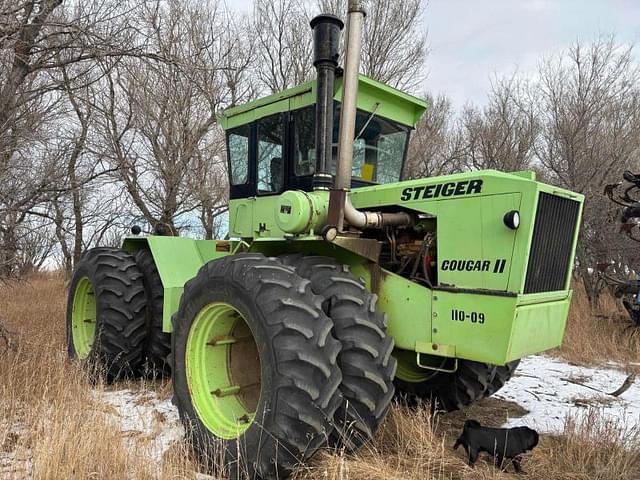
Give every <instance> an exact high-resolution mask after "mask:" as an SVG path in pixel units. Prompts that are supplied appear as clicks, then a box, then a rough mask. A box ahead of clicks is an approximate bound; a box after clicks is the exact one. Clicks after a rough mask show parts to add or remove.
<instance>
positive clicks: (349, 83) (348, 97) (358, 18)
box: [323, 0, 414, 241]
mask: <svg viewBox="0 0 640 480" xmlns="http://www.w3.org/2000/svg"><path fill="white" fill-rule="evenodd" d="M365 16H366V12H365V9H364V2H363V1H362V0H349V16H348V20H347V22H348V24H347V41H346V44H347V47H346V55H345V66H344V79H343V96H342V110H341V114H340V134H339V139H338V165H337V169H336V179H335V187H334V188H333V189H332V191H331V195H330V197H329V219H328V220H329V221H328V225H327V227H325V229H324V231H323V235H324V237H325V239H327V240H329V241H332V240H333V239H335V237H336V236H337V235H338V233H339V232H343V231H344V224H345V220H346V223H348V224H349V225H351V226H353V227H356V228H360V229H365V228H382V227H385V226H403V225H410V224H412V223H413V222H414V217H413V215H411V214H409V213H405V212H398V213H380V212H361V211H359V210H357V209H356V208H355V207H354V206H353V205H352V204H351V201H350V200H349V197H348V194H349V191H350V190H351V172H352V167H353V142H354V136H355V125H356V113H357V100H358V73H359V70H360V51H361V50H362V30H363V26H364V18H365Z"/></svg>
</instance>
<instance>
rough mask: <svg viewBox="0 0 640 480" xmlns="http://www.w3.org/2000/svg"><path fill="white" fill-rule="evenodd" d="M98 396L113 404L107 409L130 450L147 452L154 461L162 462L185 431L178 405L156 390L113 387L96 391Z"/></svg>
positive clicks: (145, 453) (97, 397) (108, 403)
mask: <svg viewBox="0 0 640 480" xmlns="http://www.w3.org/2000/svg"><path fill="white" fill-rule="evenodd" d="M95 397H96V399H97V400H99V401H101V402H103V403H105V404H107V405H108V406H110V407H112V409H110V410H109V411H108V412H107V413H108V414H110V415H111V416H112V418H113V420H114V421H115V422H116V423H117V425H118V426H119V428H120V430H121V431H122V439H123V442H124V443H125V446H126V447H127V448H128V449H129V451H132V452H140V453H141V454H143V455H146V456H147V457H148V458H149V460H150V461H151V462H154V463H155V465H160V464H161V462H162V455H163V454H164V452H166V451H167V449H168V448H169V447H170V446H171V444H173V443H174V442H175V441H177V440H179V439H181V438H182V436H183V434H184V430H183V428H182V425H181V424H180V419H179V417H178V410H177V409H176V407H174V406H173V405H172V404H171V400H170V399H165V400H162V399H160V398H159V397H158V395H157V394H156V393H155V392H152V391H149V390H112V391H104V392H95Z"/></svg>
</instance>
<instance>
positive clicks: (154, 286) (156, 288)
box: [135, 248, 171, 378]
mask: <svg viewBox="0 0 640 480" xmlns="http://www.w3.org/2000/svg"><path fill="white" fill-rule="evenodd" d="M135 259H136V263H137V264H138V268H140V271H141V272H142V275H143V280H144V289H145V292H146V295H147V311H146V318H147V335H146V338H145V342H144V349H143V356H144V363H143V365H142V374H143V376H145V377H147V378H160V377H168V376H170V375H171V368H170V366H169V362H168V357H169V354H170V353H171V334H169V333H165V332H163V331H162V313H163V302H164V288H163V286H162V281H161V280H160V274H159V273H158V268H157V267H156V262H155V261H154V260H153V255H152V254H151V252H150V251H149V250H147V249H146V248H145V249H141V250H138V251H137V252H136V253H135Z"/></svg>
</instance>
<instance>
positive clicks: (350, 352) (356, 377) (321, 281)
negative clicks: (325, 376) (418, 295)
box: [280, 254, 396, 453]
mask: <svg viewBox="0 0 640 480" xmlns="http://www.w3.org/2000/svg"><path fill="white" fill-rule="evenodd" d="M280 259H281V261H282V262H283V263H284V264H285V265H290V266H292V267H295V269H296V272H297V273H298V275H300V276H301V277H304V278H307V279H309V280H310V281H311V289H312V290H313V293H315V294H316V295H320V296H321V297H322V298H324V302H323V309H324V312H325V313H326V314H327V315H328V316H329V317H330V318H331V320H332V321H333V325H334V327H333V328H334V329H333V332H334V335H335V337H336V338H337V339H338V340H339V341H340V342H341V344H342V350H341V352H340V355H338V365H339V366H340V369H341V370H342V383H341V384H340V392H341V394H342V403H341V404H340V407H339V408H338V410H337V411H336V415H335V417H334V420H335V424H336V430H335V431H334V432H333V434H332V435H331V436H330V438H329V444H330V445H331V446H332V447H335V448H337V449H340V450H345V451H347V452H348V453H351V452H354V451H355V450H357V449H358V448H360V447H361V446H362V445H363V444H365V443H366V442H367V441H368V440H370V439H371V438H372V437H373V435H374V433H375V432H376V430H377V429H378V427H379V426H380V424H381V423H382V420H383V419H384V418H385V416H386V414H387V411H388V410H389V406H390V404H391V401H392V400H393V396H394V393H395V388H394V386H393V377H394V375H395V370H396V361H395V358H393V357H392V356H391V352H392V351H393V339H392V338H391V337H390V336H388V335H387V322H386V318H385V315H384V314H383V313H381V312H378V311H376V301H377V296H376V295H374V294H371V293H369V292H368V291H367V289H366V288H365V285H364V282H363V281H362V280H361V279H359V278H356V277H355V276H354V275H353V274H352V273H351V272H350V271H349V267H348V266H346V265H341V264H339V263H338V262H336V260H334V259H333V258H331V257H320V256H304V255H300V254H291V255H284V256H282V257H280Z"/></svg>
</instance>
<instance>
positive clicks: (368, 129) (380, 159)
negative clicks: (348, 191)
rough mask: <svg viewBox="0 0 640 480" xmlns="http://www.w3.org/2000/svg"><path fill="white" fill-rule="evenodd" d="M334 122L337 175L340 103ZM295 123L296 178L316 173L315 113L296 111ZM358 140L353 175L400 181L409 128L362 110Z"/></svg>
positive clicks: (367, 179) (369, 179) (366, 179)
mask: <svg viewBox="0 0 640 480" xmlns="http://www.w3.org/2000/svg"><path fill="white" fill-rule="evenodd" d="M335 105H336V108H335V114H334V123H333V145H332V152H333V155H332V162H331V166H330V167H331V173H333V174H334V175H335V172H336V160H337V156H338V146H337V142H338V130H339V128H340V127H339V122H340V104H338V103H336V104H335ZM294 123H295V132H294V136H295V141H294V144H295V154H294V157H295V158H294V163H295V172H296V175H311V174H313V173H314V170H315V157H316V155H315V145H314V138H315V111H314V107H313V106H311V107H307V108H304V109H301V110H298V111H296V112H294ZM355 135H356V138H355V140H354V144H353V170H352V176H353V178H354V179H356V180H360V181H364V182H369V183H391V182H397V181H399V180H400V175H401V173H402V165H403V162H404V156H405V153H406V146H407V142H408V140H409V128H407V127H405V126H403V125H400V124H397V123H395V122H392V121H390V120H386V119H384V118H380V117H377V116H376V115H375V114H371V113H368V112H362V111H358V112H357V115H356V128H355Z"/></svg>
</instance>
